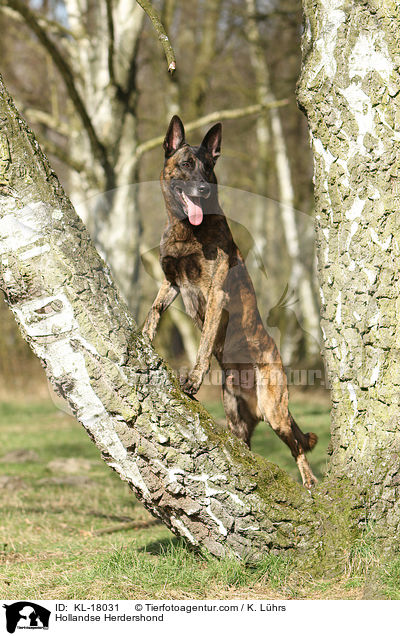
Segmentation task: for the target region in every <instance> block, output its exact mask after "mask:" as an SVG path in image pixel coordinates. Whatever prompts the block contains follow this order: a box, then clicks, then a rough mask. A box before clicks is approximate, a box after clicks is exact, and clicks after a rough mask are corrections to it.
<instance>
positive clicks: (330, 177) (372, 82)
mask: <svg viewBox="0 0 400 636" xmlns="http://www.w3.org/2000/svg"><path fill="white" fill-rule="evenodd" d="M304 9H305V14H306V30H305V35H304V41H303V47H304V50H303V55H304V60H305V64H304V67H303V73H302V78H301V82H300V87H299V99H300V102H301V105H302V107H303V108H304V110H305V111H306V114H307V117H308V121H309V126H310V130H311V141H312V147H313V151H314V158H315V195H316V202H317V210H316V230H317V241H318V262H319V280H320V289H321V300H322V330H323V337H324V341H325V359H326V365H327V370H328V373H329V378H330V383H331V386H332V404H333V413H332V448H333V454H332V460H331V468H330V471H331V474H332V475H335V476H337V477H338V478H339V479H342V480H345V481H346V482H348V483H350V484H351V485H352V486H353V488H357V489H359V490H360V491H361V492H363V493H364V497H365V499H364V505H365V515H366V517H367V520H368V521H370V522H375V523H378V525H379V524H381V525H380V528H381V531H382V533H384V534H388V535H392V536H396V533H397V532H398V529H399V522H400V500H399V484H400V459H399V457H400V427H399V422H400V357H399V345H400V315H399V314H400V305H399V296H400V283H399V272H400V248H399V242H400V230H399V227H400V226H399V219H398V208H399V192H400V188H399V183H400V180H399V177H400V174H399V173H400V159H399V158H400V120H399V116H398V113H399V112H400V92H399V64H400V52H399V47H398V33H399V30H400V17H399V14H398V4H397V3H395V2H385V3H380V2H377V1H376V0H371V1H370V2H356V1H353V2H346V3H345V2H343V1H342V0H335V1H334V2H332V0H318V1H316V0H313V1H309V0H304Z"/></svg>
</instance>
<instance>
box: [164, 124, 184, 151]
mask: <svg viewBox="0 0 400 636" xmlns="http://www.w3.org/2000/svg"><path fill="white" fill-rule="evenodd" d="M184 143H185V129H184V127H183V124H182V122H181V120H180V119H179V117H178V115H174V116H173V118H172V119H171V121H170V124H169V126H168V130H167V134H166V135H165V139H164V143H163V148H164V150H165V157H166V158H168V157H171V155H173V154H174V152H175V151H176V150H178V148H180V147H181V146H182V145H183V144H184Z"/></svg>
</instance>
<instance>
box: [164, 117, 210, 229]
mask: <svg viewBox="0 0 400 636" xmlns="http://www.w3.org/2000/svg"><path fill="white" fill-rule="evenodd" d="M163 147H164V151H165V163H164V168H163V171H162V173H161V186H162V190H163V193H164V197H165V199H166V202H167V206H168V209H169V210H170V211H171V212H172V213H173V214H174V215H175V216H176V217H177V218H179V219H186V218H187V219H188V220H189V223H191V224H192V225H200V224H201V223H202V221H203V218H204V214H205V213H207V210H208V209H213V207H214V209H215V206H213V204H214V201H215V199H216V196H217V193H216V189H217V179H216V177H215V174H214V166H215V162H216V161H217V159H218V157H219V155H220V152H221V124H215V126H213V127H212V128H210V130H209V131H208V133H207V134H206V136H205V137H204V139H203V141H202V142H201V145H200V146H189V144H187V143H186V142H185V129H184V127H183V124H182V122H181V120H180V119H179V117H178V116H177V115H174V116H173V118H172V119H171V123H170V125H169V127H168V130H167V134H166V136H165V139H164V144H163Z"/></svg>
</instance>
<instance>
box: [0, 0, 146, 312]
mask: <svg viewBox="0 0 400 636" xmlns="http://www.w3.org/2000/svg"><path fill="white" fill-rule="evenodd" d="M64 5H65V11H66V14H67V19H68V29H67V28H66V27H63V26H62V25H58V27H57V26H52V27H51V28H50V27H49V26H48V25H47V26H46V25H44V24H43V22H42V21H41V19H40V14H39V13H38V12H36V11H35V10H33V9H31V8H30V6H29V3H28V4H27V3H25V2H23V1H22V0H0V7H2V6H3V7H4V6H7V7H8V8H9V9H11V10H12V11H13V12H15V14H16V15H17V16H19V17H20V18H21V17H22V19H23V20H24V21H25V22H26V24H27V26H28V27H29V28H30V29H31V30H32V32H33V33H34V35H35V36H36V37H37V38H38V40H39V42H40V44H42V46H43V47H44V49H45V50H46V51H47V52H48V54H49V55H50V56H51V58H52V60H53V62H54V64H55V66H56V67H57V69H58V71H59V73H60V77H61V79H62V80H63V81H64V84H65V87H66V92H67V95H68V97H69V100H70V103H69V109H68V110H69V111H70V116H69V123H68V126H65V125H64V126H63V128H62V130H63V133H64V134H65V132H66V133H67V135H68V142H69V152H68V153H65V152H64V155H65V160H66V161H67V165H68V166H69V167H70V168H71V173H70V174H71V178H70V192H71V197H72V200H73V201H74V203H75V205H76V207H77V210H78V213H79V215H80V216H81V218H82V219H83V220H84V222H85V223H86V224H87V227H88V229H89V231H90V233H91V235H92V237H93V238H94V241H95V243H96V245H97V247H98V249H100V251H101V253H102V255H103V256H104V257H105V258H106V259H107V262H108V263H109V264H110V266H111V268H112V271H113V273H114V275H115V277H116V279H117V281H118V284H119V285H120V288H121V291H122V293H123V294H124V297H125V298H126V299H127V301H128V303H129V305H130V307H131V308H132V310H133V312H134V314H135V315H137V313H138V310H139V301H140V294H139V289H138V284H137V283H138V277H139V241H140V236H141V220H140V215H139V208H138V202H137V188H136V187H132V184H133V185H134V186H135V185H136V184H137V183H138V158H137V156H136V149H137V146H138V139H137V129H136V103H137V89H136V54H137V47H138V41H139V35H140V31H141V28H142V23H143V17H144V15H145V14H144V11H143V9H142V8H141V7H140V6H139V4H137V2H128V1H127V0H115V1H112V2H111V0H105V1H104V2H91V1H90V0H65V2H64ZM51 24H52V25H53V24H54V25H55V24H56V23H55V22H52V23H51ZM52 29H53V30H54V29H55V30H56V35H54V33H53V31H52ZM57 29H58V30H59V31H60V33H61V35H62V36H63V38H62V40H60V38H59V37H57V35H60V33H58V34H57ZM64 31H67V33H68V37H67V38H66V37H65V33H64ZM36 118H39V120H40V119H41V120H42V121H43V122H44V123H46V124H47V125H49V126H50V127H53V126H56V127H58V128H60V122H59V121H58V118H57V117H56V116H55V113H52V114H51V115H49V113H43V112H40V111H39V112H37V113H36Z"/></svg>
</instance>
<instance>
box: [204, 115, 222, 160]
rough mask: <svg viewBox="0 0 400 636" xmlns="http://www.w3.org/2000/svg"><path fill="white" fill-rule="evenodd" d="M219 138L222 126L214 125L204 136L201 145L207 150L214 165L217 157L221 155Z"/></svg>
mask: <svg viewBox="0 0 400 636" xmlns="http://www.w3.org/2000/svg"><path fill="white" fill-rule="evenodd" d="M221 137H222V125H221V124H215V126H213V127H212V128H210V130H209V131H208V133H207V134H206V136H205V137H204V139H203V141H202V142H201V145H202V146H203V147H204V148H206V149H207V150H208V152H209V153H210V155H211V156H212V158H213V159H214V163H215V162H216V161H217V159H218V157H219V156H220V154H221Z"/></svg>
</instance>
